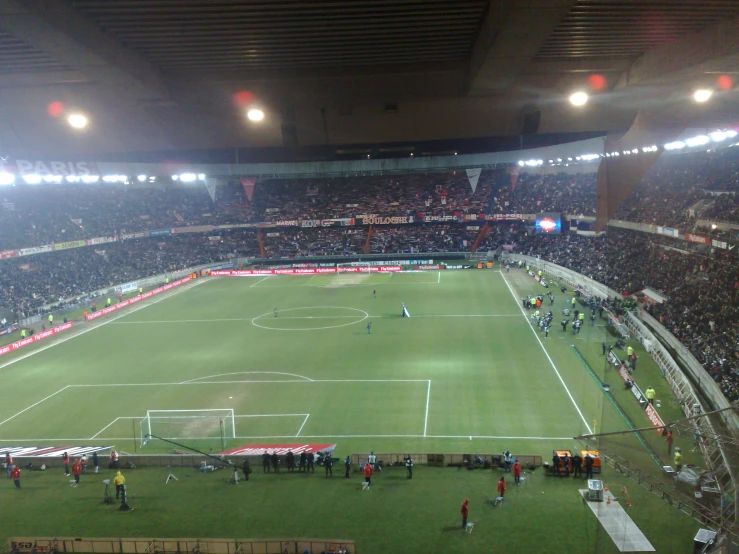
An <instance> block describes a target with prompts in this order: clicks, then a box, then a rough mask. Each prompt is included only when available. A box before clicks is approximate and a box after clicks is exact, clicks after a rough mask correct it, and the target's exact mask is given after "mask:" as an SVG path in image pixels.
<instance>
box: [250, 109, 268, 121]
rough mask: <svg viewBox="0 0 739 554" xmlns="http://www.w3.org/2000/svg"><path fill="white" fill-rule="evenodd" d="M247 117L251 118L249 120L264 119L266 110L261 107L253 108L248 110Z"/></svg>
mask: <svg viewBox="0 0 739 554" xmlns="http://www.w3.org/2000/svg"><path fill="white" fill-rule="evenodd" d="M246 117H248V118H249V121H262V120H263V119H264V112H263V111H262V110H260V109H259V108H252V109H251V110H249V111H248V112H246Z"/></svg>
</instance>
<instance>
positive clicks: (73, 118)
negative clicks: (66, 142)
mask: <svg viewBox="0 0 739 554" xmlns="http://www.w3.org/2000/svg"><path fill="white" fill-rule="evenodd" d="M67 123H69V125H70V126H72V127H74V128H75V129H84V128H85V127H87V123H88V120H87V116H86V115H85V114H81V113H72V114H69V116H68V117H67Z"/></svg>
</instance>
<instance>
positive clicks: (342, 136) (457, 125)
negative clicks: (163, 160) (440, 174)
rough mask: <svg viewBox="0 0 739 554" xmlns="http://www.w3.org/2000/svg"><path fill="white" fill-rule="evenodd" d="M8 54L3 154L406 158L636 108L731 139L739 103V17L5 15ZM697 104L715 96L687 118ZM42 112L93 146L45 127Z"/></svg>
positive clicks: (202, 4) (191, 12) (235, 11)
mask: <svg viewBox="0 0 739 554" xmlns="http://www.w3.org/2000/svg"><path fill="white" fill-rule="evenodd" d="M0 48H2V49H1V50H0V54H1V55H0V100H1V104H0V106H1V108H0V113H1V116H0V141H1V142H0V143H1V144H3V145H4V152H2V154H11V155H18V154H24V155H28V154H36V155H55V156H67V157H71V156H76V157H79V156H82V155H87V156H94V155H102V154H104V153H126V152H140V151H149V150H158V151H164V150H185V149H218V148H221V149H222V148H236V147H247V148H264V147H288V148H292V149H295V148H296V147H298V146H301V147H303V146H322V145H326V144H332V145H352V144H381V143H398V142H402V143H406V146H404V147H403V148H404V150H403V152H406V151H408V150H409V149H410V151H413V144H414V143H415V142H419V143H421V141H435V140H440V139H452V140H455V139H469V138H476V137H491V136H498V135H510V136H515V135H519V134H521V133H522V131H524V132H527V133H530V132H537V131H538V132H539V133H562V132H565V133H569V132H593V131H609V130H626V129H628V127H629V125H630V124H631V122H632V120H633V118H634V115H635V113H636V112H637V110H638V109H640V108H641V109H650V110H655V111H660V110H661V111H663V112H664V113H668V114H669V115H670V117H674V118H678V119H683V120H687V121H688V122H687V123H686V125H690V126H697V125H700V124H703V123H705V124H706V125H708V124H709V123H711V122H716V124H719V125H721V126H724V127H725V126H727V124H728V125H731V124H732V123H734V122H732V121H730V120H728V119H727V118H728V117H729V115H727V114H731V113H732V108H733V113H736V108H737V95H736V93H735V92H734V90H736V87H734V90H728V91H722V90H720V89H721V88H722V87H723V86H725V85H726V84H727V83H728V84H729V88H731V87H732V82H733V81H736V80H737V79H739V2H736V1H735V0H659V1H658V0H640V1H638V2H631V1H625V0H622V1H619V0H611V1H606V0H425V1H419V0H398V1H395V0H322V1H321V0H272V1H265V0H261V1H260V0H178V1H175V0H156V1H155V0H105V1H104V2H102V1H99V0H54V1H45V0H0ZM594 76H595V77H594ZM719 77H722V78H723V79H724V80H723V81H718V79H719ZM726 79H728V81H727V80H726ZM717 83H718V85H717ZM697 87H707V88H713V89H717V92H718V93H720V94H716V95H714V98H713V99H712V100H711V101H710V102H707V103H706V104H701V105H698V104H695V103H693V102H692V101H691V100H690V95H691V94H692V92H693V90H694V89H695V88H697ZM578 89H583V90H590V91H591V92H593V93H595V95H594V96H592V97H591V102H590V103H589V104H588V105H587V106H586V107H584V108H583V109H579V110H578V109H576V108H573V107H572V106H571V105H569V103H568V102H567V100H566V99H567V96H568V95H569V94H570V93H571V92H572V91H574V90H578ZM240 91H241V92H244V91H248V92H249V93H251V94H253V97H250V96H249V95H248V94H246V95H242V96H240V97H239V98H240V99H242V100H244V102H245V104H246V105H256V106H259V107H261V108H262V109H264V110H265V112H266V114H267V117H266V118H265V120H264V121H263V122H262V123H259V124H254V123H250V122H249V121H247V119H246V117H245V116H244V113H243V112H244V107H245V106H244V105H235V104H234V102H233V98H234V95H235V94H236V93H238V92H240ZM51 102H61V103H62V105H63V106H64V109H65V112H63V113H67V112H68V111H71V110H78V111H81V112H83V113H85V114H86V115H87V116H88V117H89V121H90V124H89V126H88V127H87V128H86V129H85V131H84V132H83V133H80V132H78V131H74V130H72V129H70V128H69V127H68V126H67V125H65V124H64V122H63V118H53V117H50V116H49V115H48V114H47V106H49V104H50V103H51ZM57 115H59V114H58V113H57ZM460 144H461V143H460ZM409 145H410V146H409ZM444 148H448V147H447V146H445V147H444ZM340 150H342V151H343V152H344V153H348V154H349V155H354V154H356V155H357V157H358V156H359V155H360V154H361V153H363V152H365V150H364V149H362V148H360V149H358V151H357V152H353V151H352V149H351V148H350V147H349V148H348V147H346V146H343V147H342V148H341V149H340ZM359 150H361V153H360V152H359ZM422 150H423V148H422V147H419V150H416V151H417V152H419V154H422V153H423V152H422ZM437 150H438V149H437ZM327 152H329V155H331V153H330V149H329V150H328V151H327ZM334 153H335V151H334ZM430 153H434V152H430ZM435 153H444V152H435Z"/></svg>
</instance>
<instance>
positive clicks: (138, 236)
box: [121, 231, 149, 240]
mask: <svg viewBox="0 0 739 554" xmlns="http://www.w3.org/2000/svg"><path fill="white" fill-rule="evenodd" d="M148 236H149V231H142V232H140V233H123V234H121V240H127V239H142V238H144V237H148Z"/></svg>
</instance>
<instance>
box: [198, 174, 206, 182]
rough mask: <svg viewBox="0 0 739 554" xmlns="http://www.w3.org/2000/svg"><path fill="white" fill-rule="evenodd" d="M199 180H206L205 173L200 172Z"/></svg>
mask: <svg viewBox="0 0 739 554" xmlns="http://www.w3.org/2000/svg"><path fill="white" fill-rule="evenodd" d="M198 181H205V173H198Z"/></svg>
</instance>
